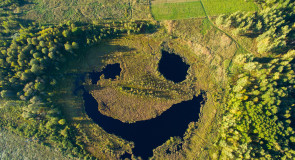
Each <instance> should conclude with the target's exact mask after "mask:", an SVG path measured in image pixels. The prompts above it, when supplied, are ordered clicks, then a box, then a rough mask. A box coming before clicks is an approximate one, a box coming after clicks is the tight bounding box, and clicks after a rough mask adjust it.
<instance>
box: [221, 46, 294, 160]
mask: <svg viewBox="0 0 295 160" xmlns="http://www.w3.org/2000/svg"><path fill="white" fill-rule="evenodd" d="M294 57H295V54H294V51H290V52H288V53H287V54H286V55H282V56H281V57H280V58H276V59H273V60H272V61H270V63H258V62H248V63H245V64H240V65H241V71H240V73H241V74H239V75H236V76H237V78H236V76H233V86H232V89H231V90H230V91H229V94H228V97H227V98H226V107H225V108H224V109H225V113H224V116H223V121H222V123H221V129H220V139H219V142H218V143H217V145H218V146H219V147H220V158H221V159H224V158H230V159H237V158H246V157H248V158H250V157H252V158H263V157H265V155H267V156H268V157H269V158H271V159H278V158H280V157H283V156H286V158H291V157H294V156H295V154H294V153H295V148H294V147H293V146H294V145H293V142H290V141H292V140H291V139H292V135H293V134H294V133H295V132H294V129H293V126H292V124H291V123H290V122H292V121H293V119H292V117H291V116H292V115H291V114H290V113H294V111H295V110H294V109H293V107H292V106H294V105H295V101H294V95H292V93H293V92H294V86H295V81H294V78H295V73H294V71H293V69H294V68H292V66H291V64H292V63H291V61H292V60H293V58H294ZM242 66H244V68H242ZM290 144H292V145H290ZM283 150H284V151H283Z"/></svg>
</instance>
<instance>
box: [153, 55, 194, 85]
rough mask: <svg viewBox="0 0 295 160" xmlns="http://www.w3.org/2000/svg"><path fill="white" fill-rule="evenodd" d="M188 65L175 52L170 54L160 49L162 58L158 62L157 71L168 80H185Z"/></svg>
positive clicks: (176, 81)
mask: <svg viewBox="0 0 295 160" xmlns="http://www.w3.org/2000/svg"><path fill="white" fill-rule="evenodd" d="M189 67H190V66H189V65H187V64H186V63H185V62H183V60H182V58H181V57H180V56H179V55H176V54H173V53H172V54H170V53H169V52H167V51H164V50H162V58H161V59H160V62H159V72H160V73H161V74H162V75H163V76H164V77H165V78H166V79H168V80H171V81H173V82H174V83H178V82H182V81H184V80H185V78H186V75H187V71H188V68H189Z"/></svg>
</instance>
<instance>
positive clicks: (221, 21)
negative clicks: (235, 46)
mask: <svg viewBox="0 0 295 160" xmlns="http://www.w3.org/2000/svg"><path fill="white" fill-rule="evenodd" d="M275 2H276V3H275ZM261 4H262V6H261V8H262V10H261V11H259V12H256V13H244V12H236V13H234V14H231V15H222V16H219V17H218V18H217V19H216V24H217V25H219V26H223V27H230V28H234V29H235V31H234V32H235V34H237V35H246V36H251V37H257V49H258V52H259V53H265V52H273V53H282V52H286V51H288V50H289V49H291V48H294V46H295V29H294V28H295V22H294V19H295V12H294V10H295V3H294V1H292V0H281V1H279V0H277V1H266V2H265V3H261Z"/></svg>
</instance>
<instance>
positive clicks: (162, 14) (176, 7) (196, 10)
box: [152, 1, 205, 20]
mask: <svg viewBox="0 0 295 160" xmlns="http://www.w3.org/2000/svg"><path fill="white" fill-rule="evenodd" d="M152 14H153V16H154V18H155V19H156V20H172V19H187V18H194V17H205V12H204V10H203V8H202V5H201V3H200V1H195V2H181V3H160V4H154V5H152Z"/></svg>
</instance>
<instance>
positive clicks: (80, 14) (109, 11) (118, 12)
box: [20, 0, 137, 24]
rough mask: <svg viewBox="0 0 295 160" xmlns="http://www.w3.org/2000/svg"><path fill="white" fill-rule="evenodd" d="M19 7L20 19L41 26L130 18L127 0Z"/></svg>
mask: <svg viewBox="0 0 295 160" xmlns="http://www.w3.org/2000/svg"><path fill="white" fill-rule="evenodd" d="M28 2H29V3H27V4H25V5H24V6H22V7H20V13H21V15H22V18H24V19H27V20H32V21H37V22H39V23H42V24H44V23H45V24H46V23H51V24H58V23H60V22H64V21H69V20H70V21H82V22H92V21H99V20H102V19H112V20H126V19H129V18H131V8H132V6H131V4H130V3H129V0H112V1H109V0H100V1H97V0H28ZM134 5H137V3H134Z"/></svg>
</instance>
